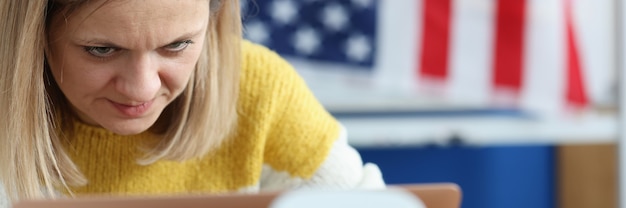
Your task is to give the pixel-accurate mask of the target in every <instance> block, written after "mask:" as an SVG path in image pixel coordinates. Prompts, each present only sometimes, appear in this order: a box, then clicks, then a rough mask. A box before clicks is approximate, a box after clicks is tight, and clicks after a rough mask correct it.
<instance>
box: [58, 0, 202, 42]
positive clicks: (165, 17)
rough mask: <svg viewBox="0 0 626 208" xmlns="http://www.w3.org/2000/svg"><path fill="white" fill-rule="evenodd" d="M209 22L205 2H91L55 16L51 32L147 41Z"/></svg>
mask: <svg viewBox="0 0 626 208" xmlns="http://www.w3.org/2000/svg"><path fill="white" fill-rule="evenodd" d="M208 18H209V2H208V0H92V1H88V2H86V3H84V4H82V5H80V6H79V7H77V8H75V9H73V10H72V11H71V13H68V14H67V16H65V15H56V17H54V19H53V20H52V24H51V27H50V32H52V33H55V32H56V31H58V30H64V31H65V32H66V34H67V32H69V34H72V35H75V36H77V37H83V38H85V37H90V36H106V38H113V39H115V38H122V39H129V38H131V39H132V38H141V39H145V40H150V39H155V38H159V37H163V36H168V35H175V34H176V33H184V32H189V30H194V29H196V30H197V29H198V28H202V27H203V26H206V25H207V23H208ZM122 36H123V37H122Z"/></svg>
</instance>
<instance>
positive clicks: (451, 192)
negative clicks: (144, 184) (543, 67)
mask: <svg viewBox="0 0 626 208" xmlns="http://www.w3.org/2000/svg"><path fill="white" fill-rule="evenodd" d="M406 195H409V196H410V197H416V198H419V200H414V199H416V198H413V199H409V198H406ZM351 198H354V199H357V200H356V201H350V199H351ZM355 202H359V203H355ZM414 202H416V204H415V205H413V204H412V203H414ZM380 203H384V205H390V204H389V203H396V204H398V203H399V204H402V203H403V204H402V206H400V205H399V206H396V207H407V208H408V207H411V208H412V207H415V208H422V207H428V208H459V207H460V204H461V189H460V188H459V187H458V186H457V185H456V184H452V183H438V184H404V185H391V186H388V189H387V190H376V191H357V190H354V191H321V190H317V191H315V190H300V191H286V192H263V193H258V194H225V195H193V196H167V197H114V198H88V197H85V198H74V199H56V200H30V201H20V202H18V203H16V204H14V205H13V207H14V208H44V207H45V208H85V207H90V208H105V207H106V208H109V207H120V208H131V207H132V208H135V207H153V208H170V207H188V208H200V207H202V208H206V207H229V208H285V207H305V206H298V204H299V205H309V206H307V207H320V206H321V207H329V206H328V205H329V204H330V205H333V204H334V205H337V207H346V206H348V207H355V206H350V205H358V204H365V205H366V206H362V205H358V207H389V206H378V205H379V204H380Z"/></svg>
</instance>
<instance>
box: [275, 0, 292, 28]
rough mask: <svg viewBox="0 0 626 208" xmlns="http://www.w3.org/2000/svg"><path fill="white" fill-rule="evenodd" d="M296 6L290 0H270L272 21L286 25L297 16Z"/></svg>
mask: <svg viewBox="0 0 626 208" xmlns="http://www.w3.org/2000/svg"><path fill="white" fill-rule="evenodd" d="M297 13H298V6H297V5H296V4H295V3H294V2H293V1H292V0H276V1H274V2H272V5H271V7H270V14H271V16H272V18H273V19H274V21H276V22H278V23H280V24H283V25H287V24H290V23H292V22H294V20H295V19H296V18H297V16H296V14H297Z"/></svg>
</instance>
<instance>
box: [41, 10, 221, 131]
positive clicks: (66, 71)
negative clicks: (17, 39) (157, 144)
mask: <svg viewBox="0 0 626 208" xmlns="http://www.w3.org/2000/svg"><path fill="white" fill-rule="evenodd" d="M208 19H209V1H207V0H182V1H172V0H123V1H114V0H111V1H106V3H104V4H103V1H90V2H89V3H87V4H85V5H82V6H80V7H79V8H78V9H77V10H74V11H72V13H70V14H69V16H68V17H66V20H65V19H64V17H63V15H62V14H59V15H57V17H53V20H52V23H51V25H50V28H51V30H50V34H48V35H49V37H48V40H49V53H48V61H49V64H50V68H51V70H52V74H53V76H54V79H55V80H56V82H57V84H58V85H59V87H60V89H61V91H62V92H63V94H64V95H65V97H66V98H67V99H68V100H69V102H70V103H71V104H72V108H73V109H74V111H75V112H76V114H77V115H78V117H79V119H80V120H81V121H83V122H85V123H88V124H91V125H95V126H102V127H104V128H106V129H108V130H110V131H112V132H115V133H117V134H122V135H129V134H137V133H141V132H143V131H145V130H147V129H148V128H149V127H150V126H152V125H153V124H154V123H155V122H156V120H157V119H158V117H159V115H160V114H161V112H162V111H163V109H164V108H165V107H166V106H167V105H168V104H169V103H171V102H172V101H173V100H174V99H175V98H176V97H177V96H178V95H180V94H181V92H182V91H183V89H184V88H185V87H186V85H187V83H188V82H189V79H190V76H191V73H192V72H193V70H194V68H195V65H196V62H197V61H198V58H199V56H200V52H201V50H202V45H203V44H204V38H205V33H206V30H207V25H208Z"/></svg>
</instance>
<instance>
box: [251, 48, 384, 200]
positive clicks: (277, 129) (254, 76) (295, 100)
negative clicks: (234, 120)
mask: <svg viewBox="0 0 626 208" xmlns="http://www.w3.org/2000/svg"><path fill="white" fill-rule="evenodd" d="M242 51H243V54H244V59H245V60H244V74H245V75H244V77H245V78H244V79H243V80H242V81H243V82H246V83H251V84H250V85H248V84H244V85H242V87H252V88H255V89H249V90H246V89H243V91H247V92H248V93H245V94H254V93H251V91H255V92H257V94H256V95H255V96H253V97H254V101H255V102H256V106H258V107H257V108H256V109H257V110H259V109H263V111H264V113H263V115H264V116H262V118H261V119H260V120H261V121H262V122H263V123H260V124H259V126H260V127H259V129H261V130H260V131H264V132H265V133H264V134H263V136H264V137H266V138H265V143H264V155H263V159H264V165H263V170H262V173H261V181H260V183H261V184H260V185H261V189H262V190H263V189H265V190H268V189H284V188H298V187H337V188H352V187H359V186H361V187H384V183H383V182H382V177H381V175H380V171H379V170H378V168H377V167H376V166H375V165H371V164H368V165H365V166H363V163H362V161H361V157H360V155H359V154H358V152H356V150H354V149H353V148H352V147H350V146H349V145H348V143H347V140H346V132H345V130H344V128H343V127H342V126H341V125H340V123H339V122H338V121H337V120H336V119H335V118H333V117H332V116H331V115H330V114H329V113H328V112H327V111H326V110H325V109H324V107H323V106H322V105H321V104H320V103H319V102H318V101H317V99H316V98H315V96H314V95H313V94H312V93H311V91H310V90H309V89H308V87H307V86H306V83H305V82H304V80H303V79H302V78H301V77H300V76H299V75H298V74H297V72H296V71H295V70H294V69H293V67H292V66H291V65H290V64H289V63H287V62H286V61H285V60H284V59H282V58H281V57H280V56H279V55H277V54H276V53H274V52H272V51H270V50H268V49H266V48H264V47H262V46H259V45H254V44H251V43H249V42H244V43H243V50H242ZM252 83H253V84H252ZM259 93H260V94H259ZM366 176H367V177H372V178H373V179H371V180H370V179H367V180H365V181H364V177H366Z"/></svg>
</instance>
